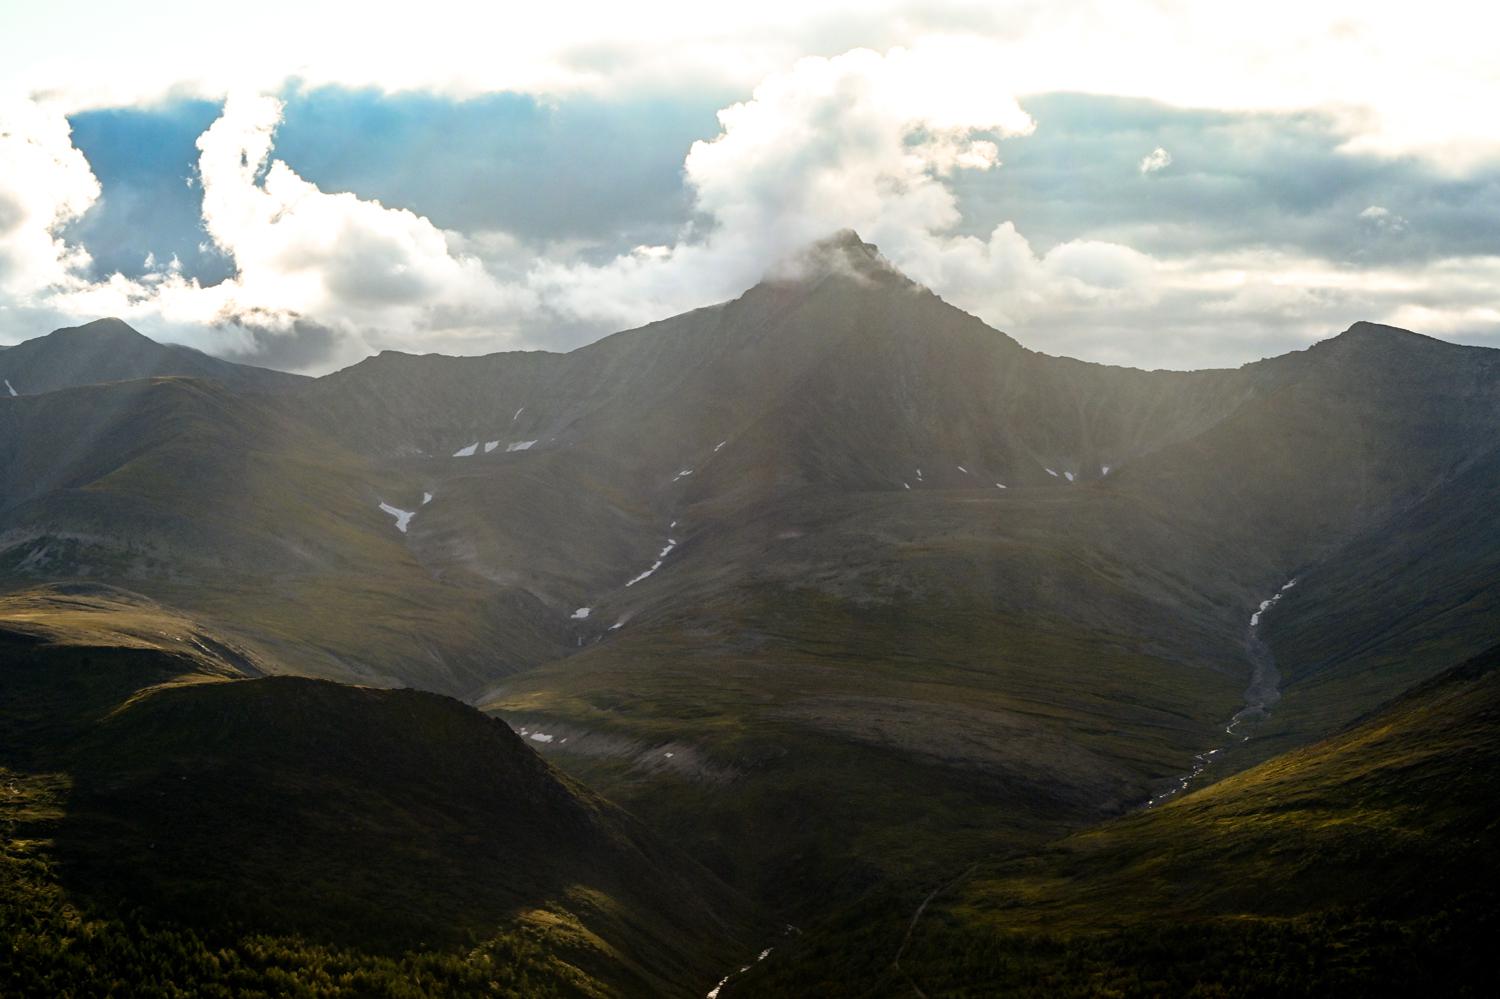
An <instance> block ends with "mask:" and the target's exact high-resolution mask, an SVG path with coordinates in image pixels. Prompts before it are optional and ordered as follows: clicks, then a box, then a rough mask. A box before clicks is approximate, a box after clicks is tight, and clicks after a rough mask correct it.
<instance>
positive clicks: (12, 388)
mask: <svg viewBox="0 0 1500 999" xmlns="http://www.w3.org/2000/svg"><path fill="white" fill-rule="evenodd" d="M5 387H6V388H7V389H9V390H10V394H11V395H20V394H21V393H19V392H17V391H16V387H15V386H14V385H12V384H11V383H10V379H9V378H7V379H5Z"/></svg>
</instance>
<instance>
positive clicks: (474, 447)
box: [453, 441, 479, 458]
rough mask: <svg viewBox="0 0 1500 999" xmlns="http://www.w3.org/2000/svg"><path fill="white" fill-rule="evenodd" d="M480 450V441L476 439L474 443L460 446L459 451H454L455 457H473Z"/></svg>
mask: <svg viewBox="0 0 1500 999" xmlns="http://www.w3.org/2000/svg"><path fill="white" fill-rule="evenodd" d="M478 450H479V442H478V441H475V442H474V443H473V444H466V445H464V446H463V447H461V448H459V449H458V450H457V451H454V452H453V457H455V458H471V457H473V456H474V452H475V451H478Z"/></svg>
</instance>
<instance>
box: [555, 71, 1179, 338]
mask: <svg viewBox="0 0 1500 999" xmlns="http://www.w3.org/2000/svg"><path fill="white" fill-rule="evenodd" d="M1007 83H1008V80H1007V76H1006V73H1005V69H1004V64H1003V63H1002V62H1001V61H1000V60H998V59H996V58H995V53H994V52H993V51H991V50H990V49H989V48H988V47H986V46H982V45H976V44H973V43H954V42H946V43H940V44H939V43H932V44H928V45H925V46H922V47H919V48H915V49H911V50H907V49H895V50H892V51H891V52H888V53H885V54H880V53H876V52H871V51H868V50H855V51H852V52H848V53H846V54H844V55H840V56H836V57H834V58H828V59H825V58H809V59H803V60H800V61H799V62H798V63H796V65H794V66H793V67H792V68H791V69H789V70H788V71H786V72H783V73H778V74H773V75H772V76H770V77H768V78H767V79H766V80H765V81H763V82H762V83H761V84H760V86H758V87H756V88H755V91H754V93H753V95H752V97H751V98H750V99H749V100H747V101H744V102H741V103H738V104H735V105H733V106H731V107H728V108H726V109H724V110H723V111H721V112H720V113H719V121H720V125H721V127H722V131H721V132H720V134H719V135H718V137H716V138H715V139H713V140H710V141H701V142H697V143H695V144H694V145H693V147H692V149H691V151H690V152H689V154H688V156H687V159H686V162H685V165H684V169H685V174H686V179H687V182H688V184H689V185H690V187H691V189H692V191H693V194H694V198H695V203H696V206H697V208H698V209H699V211H700V212H701V213H702V214H703V215H704V216H705V217H706V218H707V219H709V220H710V222H711V225H712V227H711V229H710V231H709V232H708V233H707V235H706V236H704V237H702V238H694V237H695V235H696V234H694V233H688V234H686V236H685V238H684V239H683V240H682V241H681V242H679V243H677V244H676V245H673V246H669V247H640V248H638V249H636V250H635V251H634V252H632V253H630V254H627V255H624V256H621V257H619V258H617V259H615V260H614V261H612V262H610V263H608V264H606V265H603V266H588V265H576V264H575V265H562V264H559V265H555V266H551V267H548V268H546V269H544V270H542V271H540V272H538V273H537V274H535V275H533V277H534V280H535V282H536V284H535V287H537V289H538V291H539V294H541V296H542V297H543V299H544V300H545V301H547V302H548V303H549V306H550V307H551V308H553V309H556V310H559V311H565V312H571V313H573V314H575V315H583V316H587V317H590V318H596V319H614V320H617V321H619V322H621V323H625V322H637V321H640V322H644V321H646V320H648V319H652V318H658V317H660V316H662V315H666V314H668V313H670V312H673V311H679V310H680V309H685V308H688V307H691V306H694V305H701V304H705V302H707V301H712V300H715V299H716V298H722V297H725V296H727V295H731V294H734V293H737V292H738V291H739V290H740V289H742V288H743V287H745V286H746V285H747V284H750V283H752V282H753V281H755V280H757V279H758V278H759V277H761V276H762V275H764V274H765V273H766V272H767V270H768V269H770V268H773V267H775V266H776V265H777V263H778V262H779V261H782V260H784V259H787V258H788V257H790V256H792V255H794V254H795V252H796V251H797V250H799V249H800V248H801V247H803V246H805V245H807V244H808V243H809V242H811V241H813V240H816V239H818V238H820V237H822V236H826V235H827V234H828V233H830V232H832V231H835V230H838V229H846V228H847V229H854V230H856V231H858V232H859V233H860V234H861V235H862V236H864V237H865V238H866V239H869V240H871V241H872V242H874V243H876V244H877V245H879V246H880V248H881V250H882V252H884V253H885V255H886V256H887V257H889V258H890V259H891V260H892V262H893V263H895V264H896V266H897V267H899V268H901V269H902V270H904V271H906V272H907V273H908V274H909V275H910V276H911V277H913V278H914V279H915V280H917V281H920V282H922V283H924V284H927V285H928V286H930V287H932V288H933V289H934V290H937V291H938V292H939V293H941V294H943V295H945V296H947V297H949V298H950V299H951V300H953V301H955V302H956V303H958V304H960V305H962V306H964V307H965V308H969V309H972V310H974V311H976V312H978V313H979V314H980V315H981V316H983V317H984V318H986V319H988V320H990V321H991V322H996V323H1000V324H1002V325H1009V324H1014V323H1017V322H1024V321H1025V320H1026V319H1028V318H1030V317H1032V316H1035V315H1038V314H1039V313H1041V312H1044V311H1046V310H1048V309H1053V308H1058V307H1067V308H1084V307H1090V306H1094V307H1103V306H1105V305H1108V304H1109V303H1112V302H1119V301H1123V300H1125V299H1138V298H1141V297H1142V296H1146V297H1149V295H1150V294H1151V290H1150V288H1149V279H1150V276H1151V275H1152V273H1153V270H1154V263H1153V262H1152V261H1151V259H1150V258H1149V257H1147V256H1145V255H1144V254H1141V253H1138V252H1136V251H1135V250H1132V249H1130V248H1129V247H1126V246H1121V245H1118V244H1114V243H1109V242H1104V241H1098V240H1081V241H1070V242H1066V243H1063V244H1061V245H1058V246H1055V247H1053V248H1051V249H1050V250H1048V251H1047V252H1046V253H1042V254H1039V253H1037V252H1036V251H1034V250H1033V248H1032V246H1031V245H1030V243H1028V242H1027V240H1026V239H1025V237H1024V236H1022V235H1021V234H1020V233H1019V232H1017V231H1016V228H1015V226H1014V225H1012V224H1010V223H1003V224H1001V225H999V226H997V227H996V228H995V229H994V231H993V232H992V233H991V234H990V235H989V237H988V238H987V239H983V240H981V239H977V238H974V237H972V236H963V235H957V234H955V233H954V231H953V230H954V229H955V227H956V226H957V225H958V223H959V222H960V221H961V217H960V213H959V210H958V205H957V200H956V197H955V195H954V192H953V189H952V185H951V183H950V182H949V181H950V179H951V178H952V177H953V175H954V174H955V173H956V172H957V171H961V170H977V171H986V170H992V169H995V168H997V167H1000V165H1001V163H1000V157H999V147H998V146H997V144H996V140H997V139H1000V138H1004V137H1018V136H1025V135H1029V134H1030V133H1031V132H1032V130H1033V129H1034V128H1035V123H1034V122H1033V121H1032V119H1031V117H1030V116H1029V115H1028V114H1027V113H1026V112H1025V111H1023V110H1022V109H1021V107H1020V106H1019V104H1018V103H1017V102H1016V100H1015V98H1013V97H1011V96H1010V95H1009V91H1008V89H1007ZM706 295H707V296H711V297H705V296H706Z"/></svg>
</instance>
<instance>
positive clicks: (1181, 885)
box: [723, 647, 1500, 996]
mask: <svg viewBox="0 0 1500 999" xmlns="http://www.w3.org/2000/svg"><path fill="white" fill-rule="evenodd" d="M1497 764H1500V647H1496V648H1494V649H1491V650H1490V651H1489V652H1487V653H1485V654H1484V655H1482V656H1480V657H1478V658H1477V659H1474V660H1471V661H1469V662H1467V663H1465V664H1463V665H1462V666H1459V667H1456V668H1453V669H1450V670H1448V671H1447V672H1445V673H1443V674H1441V675H1440V676H1438V677H1437V678H1435V679H1433V680H1431V681H1428V682H1427V683H1425V684H1423V685H1421V686H1419V687H1418V688H1416V689H1415V690H1413V691H1412V692H1410V693H1408V694H1406V695H1404V696H1402V697H1400V698H1398V699H1397V700H1396V701H1395V702H1393V703H1391V704H1389V705H1387V706H1386V707H1384V708H1382V709H1381V710H1379V711H1377V712H1375V713H1374V714H1372V715H1370V716H1369V717H1367V718H1365V719H1364V720H1362V721H1360V722H1359V723H1357V724H1355V725H1353V726H1351V727H1350V728H1348V729H1347V730H1345V731H1343V732H1340V733H1339V734H1337V735H1334V736H1332V737H1330V738H1328V739H1325V740H1323V741H1321V742H1318V743H1316V744H1314V745H1311V746H1309V747H1306V748H1304V749H1299V750H1296V751H1293V752H1290V753H1287V754H1285V755H1282V756H1278V757H1276V758H1275V759H1272V760H1270V761H1267V762H1266V763H1263V764H1261V765H1259V766H1257V767H1254V768H1253V769H1250V770H1248V771H1245V772H1243V773H1240V774H1237V775H1235V776H1233V777H1230V778H1228V779H1225V780H1223V781H1221V782H1219V783H1217V784H1214V785H1212V786H1210V787H1208V788H1205V789H1203V790H1201V791H1198V792H1196V793H1193V794H1189V795H1187V796H1185V797H1182V798H1179V799H1176V800H1174V801H1171V802H1169V803H1167V804H1165V805H1163V806H1160V807H1157V808H1153V809H1150V810H1146V811H1141V812H1137V813H1135V814H1133V815H1131V816H1129V817H1127V818H1123V819H1120V820H1118V821H1115V822H1110V823H1106V824H1104V825H1100V826H1097V827H1094V828H1091V829H1088V830H1085V831H1083V832H1080V833H1077V834H1075V835H1073V836H1070V837H1067V838H1065V839H1063V840H1060V841H1059V842H1057V843H1055V844H1053V845H1051V846H1049V847H1047V848H1046V849H1043V850H1039V851H1034V852H1027V853H1024V854H1020V855H1015V856H1011V857H1003V856H1001V857H994V858H991V859H985V860H981V861H980V862H979V863H977V864H974V865H973V866H969V867H965V868H962V869H960V870H958V871H955V872H953V877H952V878H951V879H950V880H949V881H948V882H947V883H945V884H941V885H940V886H938V888H937V890H936V891H934V892H933V893H932V894H931V895H930V896H929V897H928V904H927V905H926V907H925V909H923V910H922V912H921V913H920V915H919V916H918V918H916V919H915V920H914V919H913V916H914V915H915V910H916V908H917V906H916V904H915V903H914V902H911V900H910V899H908V900H906V901H907V903H910V904H904V905H903V903H902V902H901V901H900V900H898V899H897V898H894V897H891V896H889V895H886V896H881V897H879V898H872V899H870V900H867V901H866V902H865V903H864V904H863V905H862V906H861V907H860V908H858V909H856V910H853V911H851V912H849V913H846V914H845V915H844V916H843V917H841V919H840V920H839V921H838V922H837V923H836V925H834V926H832V927H826V928H824V931H823V932H822V933H821V934H820V935H818V936H817V937H813V936H812V935H811V934H809V935H808V937H807V938H806V939H807V942H806V943H805V944H802V945H800V946H799V947H797V948H796V949H795V950H793V951H792V952H791V953H790V954H786V955H784V956H783V959H782V961H780V962H778V963H776V964H774V965H773V964H768V965H766V966H764V967H763V968H757V969H756V970H755V971H753V972H752V973H750V974H747V975H746V976H745V977H744V978H743V979H740V980H738V981H737V982H736V983H735V984H734V985H733V986H732V987H730V988H728V989H726V990H725V992H724V993H723V994H724V995H728V996H778V995H809V994H817V995H829V996H837V995H851V996H852V995H892V996H895V995H911V994H912V991H913V988H914V987H915V988H916V989H918V990H920V994H925V995H930V996H939V995H947V996H980V995H998V994H1004V995H1037V996H1041V995H1077V996H1094V995H1116V996H1134V995H1160V994H1170V995H1199V996H1241V995H1247V996H1248V995H1307V996H1313V995H1377V994H1378V995H1415V994H1426V995H1488V994H1491V992H1492V991H1493V989H1494V988H1495V987H1496V985H1497V984H1500V971H1497V969H1496V968H1495V966H1494V964H1493V961H1491V959H1490V956H1489V954H1488V952H1487V945H1488V943H1489V941H1491V940H1492V939H1493V938H1494V934H1495V931H1496V928H1497V923H1496V911H1497V910H1496V903H1497V897H1496V892H1495V889H1494V887H1493V886H1494V885H1495V884H1497V883H1500V863H1497V859H1496V858H1497V856H1500V853H1497V847H1500V821H1497V816H1496V813H1495V809H1494V801H1495V795H1496V791H1497V787H1496V774H1497V772H1500V771H1497ZM908 931H909V932H908Z"/></svg>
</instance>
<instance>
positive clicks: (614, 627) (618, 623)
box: [609, 618, 625, 631]
mask: <svg viewBox="0 0 1500 999" xmlns="http://www.w3.org/2000/svg"><path fill="white" fill-rule="evenodd" d="M623 627H625V619H624V618H621V619H620V620H618V621H616V622H615V623H614V624H612V625H610V626H609V630H610V631H619V630H620V629H621V628H623Z"/></svg>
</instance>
